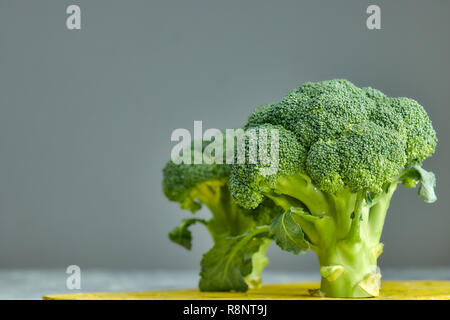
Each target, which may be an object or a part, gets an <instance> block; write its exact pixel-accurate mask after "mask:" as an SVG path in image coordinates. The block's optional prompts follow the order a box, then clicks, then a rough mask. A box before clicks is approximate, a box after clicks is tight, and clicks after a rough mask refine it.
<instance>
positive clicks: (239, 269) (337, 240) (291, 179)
mask: <svg viewBox="0 0 450 320" xmlns="http://www.w3.org/2000/svg"><path fill="white" fill-rule="evenodd" d="M244 129H246V130H247V131H252V132H256V134H253V135H246V136H245V148H244V149H245V151H246V156H247V157H249V156H250V152H251V148H250V147H251V146H254V145H262V144H264V143H265V142H266V141H272V139H271V138H272V137H276V141H277V143H276V144H273V143H272V142H270V143H269V144H268V146H269V147H270V153H275V154H277V155H278V162H277V166H276V169H277V170H275V171H274V172H271V173H270V174H268V173H267V172H268V171H267V168H268V167H269V165H268V164H267V163H249V162H246V163H243V164H242V163H241V164H232V165H227V167H226V169H224V168H220V169H219V168H218V167H217V165H211V166H206V167H201V166H200V167H199V169H195V170H194V171H195V172H196V174H195V175H186V174H185V173H186V172H189V170H190V169H182V168H183V167H182V166H178V167H177V169H182V173H180V174H178V177H177V178H176V179H180V181H177V182H176V183H173V185H177V187H175V186H174V187H170V186H169V187H167V186H165V190H166V195H167V196H168V197H169V199H171V200H175V201H178V202H180V203H181V204H182V207H183V208H186V209H191V210H197V209H198V208H199V201H200V203H203V204H205V205H206V206H208V207H214V205H210V204H208V203H209V202H210V200H208V199H213V198H214V197H213V196H211V195H209V194H208V193H207V192H204V190H203V189H201V186H203V185H205V184H206V185H208V186H211V185H215V186H216V185H217V184H220V187H221V188H223V191H222V192H225V193H227V199H230V201H232V203H233V206H235V207H236V208H239V209H237V210H244V211H245V210H247V211H246V212H247V213H246V214H243V216H246V217H248V216H251V217H253V218H252V219H253V220H251V221H252V222H253V225H252V223H249V224H247V225H245V227H243V228H242V229H241V230H238V229H239V228H235V229H231V227H229V226H227V227H226V229H227V230H233V235H232V236H233V237H227V238H223V237H222V238H221V239H224V240H223V241H220V245H219V246H216V247H217V248H218V247H220V249H217V252H220V254H216V253H215V252H216V251H213V253H212V254H207V255H205V256H204V261H203V262H202V273H201V275H204V276H205V277H206V275H207V278H208V279H210V280H209V283H210V284H211V283H214V282H216V283H221V285H220V286H219V287H220V289H230V290H236V288H241V289H242V288H244V287H243V286H242V281H243V279H244V278H243V277H244V276H245V275H248V274H250V273H251V266H252V265H251V263H250V260H252V259H250V258H248V257H249V256H250V255H249V253H248V252H246V250H245V249H246V248H252V247H254V248H253V249H250V250H251V252H252V253H253V254H256V252H257V251H258V250H259V249H258V248H261V243H262V240H261V239H265V240H264V241H266V242H265V244H267V243H268V242H267V241H269V240H275V242H276V244H277V245H278V246H279V247H280V248H281V249H282V250H285V251H288V252H290V253H293V254H298V253H303V252H306V251H308V250H310V249H311V250H313V251H314V252H315V253H316V254H317V256H318V260H319V263H320V266H321V268H320V274H321V276H322V280H321V287H320V291H319V292H320V294H322V295H325V296H328V297H373V296H377V295H378V294H379V287H380V278H381V274H380V272H379V269H378V267H377V259H378V257H379V256H380V254H381V253H382V249H383V244H382V243H380V238H381V234H382V229H383V225H384V221H385V216H386V213H387V210H388V208H389V204H390V201H391V198H392V196H393V193H394V192H395V190H396V188H397V186H398V184H402V185H403V186H405V187H408V188H411V187H415V186H416V185H417V184H419V183H420V185H419V188H418V194H419V196H420V197H421V198H422V199H423V200H424V201H425V202H428V203H432V202H434V201H436V195H435V193H434V187H435V184H436V182H435V176H434V174H433V173H432V172H428V171H426V170H425V169H423V168H422V162H423V161H424V160H425V159H426V158H428V157H430V156H431V155H432V154H433V153H434V150H435V147H436V144H437V138H436V133H435V131H434V129H433V126H432V123H431V121H430V119H429V117H428V115H427V113H426V112H425V110H424V108H423V107H422V106H421V105H420V104H419V103H418V102H417V101H415V100H413V99H409V98H391V97H387V96H386V95H385V94H383V93H382V92H380V91H379V90H376V89H373V88H358V87H356V86H355V85H354V84H352V83H351V82H349V81H347V80H343V79H336V80H330V81H322V82H316V83H306V84H304V85H302V86H301V87H299V88H297V89H295V90H292V91H290V92H289V93H288V94H287V95H286V96H285V97H284V98H283V99H281V101H280V102H277V103H273V104H266V105H263V106H261V107H260V108H257V109H256V110H255V111H254V112H253V113H252V114H251V115H250V117H249V119H248V121H247V123H246V124H245V126H244ZM259 133H267V134H268V135H269V137H268V138H267V137H266V138H267V139H265V140H264V141H263V140H262V138H261V137H262V136H264V135H261V134H259ZM169 170H172V169H170V168H169V169H167V168H166V172H165V175H167V176H172V174H170V173H169ZM197 170H199V171H197ZM203 170H205V171H204V172H203ZM212 171H214V173H212ZM197 174H199V176H201V177H202V178H200V179H199V178H198V177H197V176H196V175H197ZM210 177H214V178H212V179H211V178H210ZM180 185H183V186H189V187H188V188H185V187H180ZM192 186H194V187H192ZM177 188H178V189H177ZM199 188H200V189H201V190H200V189H199ZM200 194H202V195H207V194H208V195H207V196H206V197H204V198H202V196H201V195H200ZM171 195H172V198H171ZM193 199H194V200H193ZM262 208H263V209H262ZM211 211H213V210H212V209H211ZM225 211H226V212H230V213H232V212H233V211H232V210H231V211H230V210H229V209H226V210H225ZM257 212H265V214H263V215H262V216H264V217H266V218H265V219H260V220H259V222H258V223H255V221H256V220H255V219H254V217H257V216H258V213H257ZM268 212H269V213H268ZM249 213H250V214H249ZM226 215H227V213H225V216H226ZM213 216H214V214H213ZM263 220H264V221H263ZM239 232H242V234H241V235H238V233H239ZM230 253H232V254H231V255H230ZM220 256H222V258H220ZM224 257H225V258H224ZM245 257H247V259H246V258H245ZM254 257H255V259H254V260H255V261H256V260H257V257H258V255H254ZM264 257H265V256H264ZM224 259H225V262H224ZM218 266H226V268H221V267H218ZM224 269H226V271H224ZM256 269H257V268H256ZM256 269H255V270H256ZM259 269H261V268H259ZM259 269H258V270H259ZM214 274H221V278H220V279H217V277H216V278H215V279H214V276H213V275H214ZM201 283H202V281H201ZM224 283H226V284H228V285H223V284H224ZM230 284H231V285H230ZM200 288H201V289H202V286H201V287H200ZM209 289H212V290H214V289H215V287H214V285H209V286H208V287H207V290H209ZM238 290H239V289H238Z"/></svg>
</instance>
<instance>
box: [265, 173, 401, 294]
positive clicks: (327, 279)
mask: <svg viewBox="0 0 450 320" xmlns="http://www.w3.org/2000/svg"><path fill="white" fill-rule="evenodd" d="M280 180H281V179H280ZM396 187H397V182H395V183H392V184H391V185H389V186H387V187H386V188H385V191H383V192H382V193H380V194H379V195H377V196H376V198H375V199H373V201H370V200H367V199H366V197H365V194H366V192H365V191H359V192H356V193H354V192H351V191H350V190H348V189H344V190H342V191H339V192H338V193H335V194H331V193H326V192H322V191H320V190H318V189H317V188H316V187H315V186H314V184H313V183H312V182H311V181H310V180H308V179H304V178H303V177H302V176H301V175H297V176H296V177H294V178H283V179H282V181H281V182H280V184H279V186H277V188H276V190H275V192H272V193H267V194H266V195H267V196H268V197H270V198H271V199H272V200H274V201H275V203H277V204H278V205H280V206H282V207H283V208H284V209H285V210H291V211H292V210H293V212H294V213H295V217H296V219H297V220H296V221H297V223H298V224H299V226H300V227H301V228H302V231H303V232H304V234H305V236H306V238H307V239H308V241H309V242H310V244H311V249H312V250H314V251H315V252H316V254H317V256H318V259H319V263H320V266H321V274H322V281H321V289H320V291H321V292H322V293H323V294H324V295H325V296H327V297H339V298H363V297H373V296H377V295H378V294H379V287H380V281H379V280H380V278H381V274H380V273H379V272H378V268H377V259H378V256H379V255H380V254H381V252H382V248H383V245H382V244H381V243H380V242H379V241H380V237H381V233H382V230H383V224H384V220H385V217H386V213H387V210H388V208H389V204H390V201H391V198H392V195H393V193H394V191H395V189H396ZM292 207H294V208H292ZM295 207H300V208H298V209H295Z"/></svg>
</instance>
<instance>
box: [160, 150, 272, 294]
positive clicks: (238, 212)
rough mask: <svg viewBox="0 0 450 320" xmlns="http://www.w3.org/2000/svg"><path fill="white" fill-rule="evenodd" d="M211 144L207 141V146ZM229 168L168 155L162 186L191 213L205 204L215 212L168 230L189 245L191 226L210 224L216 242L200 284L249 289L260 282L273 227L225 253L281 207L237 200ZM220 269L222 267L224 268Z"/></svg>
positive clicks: (215, 288)
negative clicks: (243, 203)
mask: <svg viewBox="0 0 450 320" xmlns="http://www.w3.org/2000/svg"><path fill="white" fill-rule="evenodd" d="M206 146H207V144H204V145H203V148H205V147H206ZM192 156H193V155H192ZM230 170H231V167H230V166H229V165H227V164H215V163H213V164H184V163H181V164H175V163H174V162H173V161H169V162H168V163H167V164H166V166H165V168H164V170H163V183H162V184H163V191H164V194H165V195H166V196H167V198H168V199H169V200H171V201H176V202H178V203H180V206H181V208H182V209H185V210H189V211H191V212H192V213H195V212H197V211H198V210H200V209H201V208H202V206H205V207H207V208H208V209H209V211H210V212H211V218H210V219H208V220H204V219H196V218H191V219H185V220H183V221H182V222H181V224H180V225H179V226H177V227H175V228H174V229H173V230H172V231H171V232H170V233H169V238H170V240H172V241H173V242H175V243H177V244H179V245H181V246H183V247H184V248H186V249H188V250H190V249H191V246H192V234H191V231H190V230H189V228H190V227H191V226H192V225H193V224H195V223H201V224H203V225H204V226H206V228H207V229H208V231H209V233H210V235H211V237H212V239H213V241H214V247H213V248H212V249H211V250H210V251H209V252H208V253H206V254H205V255H204V257H203V259H202V262H201V266H202V271H201V279H200V285H199V286H200V289H201V290H202V291H230V290H235V291H245V290H247V288H248V286H250V287H251V288H253V287H258V286H259V285H260V283H261V272H262V271H263V269H264V267H265V266H266V265H267V263H268V259H267V257H266V255H265V252H266V250H267V248H268V246H269V244H270V242H271V238H270V235H269V234H268V233H266V234H265V237H260V238H259V239H258V241H256V240H255V241H251V242H250V243H251V246H248V247H246V248H243V249H240V250H239V251H238V253H239V254H236V253H235V252H234V253H233V254H232V258H229V256H230V255H228V256H227V255H226V254H225V251H226V250H228V249H229V248H231V247H233V246H234V245H235V243H236V242H237V240H236V238H234V237H238V236H240V235H242V234H243V233H245V232H248V231H249V230H252V229H253V228H255V227H257V226H258V225H267V224H268V223H270V221H271V218H272V216H273V215H274V214H276V213H277V211H276V208H274V204H273V202H271V201H270V200H269V201H265V202H264V203H263V204H261V205H260V206H258V207H257V208H255V209H245V208H242V207H240V206H239V205H237V203H236V202H235V201H234V200H233V198H232V197H231V194H230V190H229V174H230ZM244 249H245V250H244ZM230 250H231V249H230ZM249 252H250V253H251V254H250V253H249ZM252 254H253V255H254V256H252ZM244 255H245V256H244ZM229 259H231V260H229ZM240 264H241V265H240ZM233 265H234V267H233ZM244 265H245V266H244ZM218 270H222V271H221V273H220V272H219V271H218ZM216 273H217V274H216ZM219 279H221V280H220V281H219Z"/></svg>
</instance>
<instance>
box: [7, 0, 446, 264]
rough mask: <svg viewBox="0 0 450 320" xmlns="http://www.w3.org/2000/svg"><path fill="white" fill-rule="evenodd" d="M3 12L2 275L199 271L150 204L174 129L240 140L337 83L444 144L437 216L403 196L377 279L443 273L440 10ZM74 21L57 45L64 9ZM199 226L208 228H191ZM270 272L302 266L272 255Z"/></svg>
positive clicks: (236, 5)
mask: <svg viewBox="0 0 450 320" xmlns="http://www.w3.org/2000/svg"><path fill="white" fill-rule="evenodd" d="M370 2H374V3H377V4H379V5H380V6H381V10H382V30H379V31H369V30H367V28H366V26H365V19H366V17H367V15H366V14H365V9H366V8H367V6H368V4H369V2H368V1H361V0H354V1H331V0H330V1H317V0H309V1H299V0H292V1H242V0H239V1H231V0H226V1H216V0H203V1H199V0H189V1H182V0H180V1H167V0H165V1H163V0H161V1H143V0H142V1H137V0H134V1H124V0H123V1H75V0H73V1H61V0H53V1H50V0H41V1H31V0H29V1H19V0H15V1H6V0H2V1H1V3H0V155H1V160H0V219H1V220H0V267H24V268H27V267H64V266H67V265H69V264H78V265H80V266H82V267H105V268H174V269H175V268H198V263H199V260H200V257H201V254H202V252H204V251H206V250H207V249H208V248H209V246H210V240H209V238H208V235H207V234H206V232H205V231H204V230H203V229H202V228H201V227H195V233H196V235H195V241H194V249H193V253H188V252H186V251H185V250H184V249H182V248H180V247H178V246H176V245H174V244H172V243H170V242H169V240H168V239H167V232H168V230H170V229H171V228H172V227H173V226H174V225H176V224H177V223H178V222H179V220H180V219H181V218H182V217H187V216H189V214H188V213H187V212H182V211H181V210H180V209H179V207H178V205H177V204H174V203H169V202H168V201H167V200H166V199H165V198H164V196H163V195H162V192H161V187H160V183H161V169H162V167H163V166H164V164H165V162H166V161H167V160H168V158H169V155H170V150H171V148H172V146H173V143H171V142H170V134H171V132H172V130H173V129H175V128H179V127H184V128H188V129H192V126H193V120H203V123H204V127H207V128H211V127H216V128H233V127H237V126H240V125H242V123H243V122H244V121H245V119H246V117H247V116H248V114H249V113H250V112H251V110H252V109H253V108H254V107H256V106H258V105H260V104H263V103H268V102H273V101H276V100H278V99H280V98H281V97H282V96H283V95H284V94H285V93H286V92H287V91H289V90H290V89H292V88H294V87H296V86H298V85H300V84H302V83H303V82H305V81H317V80H326V79H331V78H336V77H343V78H347V79H349V80H351V81H353V82H354V83H355V84H357V85H359V86H367V85H370V86H373V87H376V88H378V89H380V90H382V91H384V92H385V93H387V94H389V95H392V96H408V97H413V98H416V99H417V100H419V101H420V102H421V103H422V104H423V105H424V106H425V107H426V109H427V111H428V113H429V115H430V117H431V118H432V120H433V123H434V126H435V128H436V130H437V132H438V137H439V138H440V142H439V146H438V148H437V152H436V154H435V156H434V157H433V158H432V159H429V160H427V161H426V162H425V166H426V167H427V168H428V169H431V170H433V171H434V172H435V173H436V174H437V176H438V179H439V180H438V189H437V190H438V196H439V200H438V202H437V203H435V204H433V205H426V204H424V203H423V202H422V201H421V200H420V199H419V198H418V197H417V196H416V194H415V193H416V191H415V190H406V189H404V188H400V190H399V191H398V192H397V193H396V195H395V198H394V200H393V202H392V206H391V209H390V212H389V215H388V218H387V224H386V227H385V231H384V236H383V242H384V243H385V244H386V246H385V253H384V254H383V256H382V259H381V264H382V267H394V266H437V265H450V250H449V244H450V232H449V227H450V214H449V208H450V197H449V192H448V190H449V189H450V174H449V170H448V164H449V162H450V161H449V160H450V159H449V146H450V139H449V126H448V122H449V101H450V86H449V80H448V76H449V74H450V62H449V57H450V40H449V35H448V33H449V31H450V19H448V14H449V13H450V2H449V1H444V0H442V1H437V0H434V1H411V0H408V1H406V0H405V1H370ZM73 3H76V4H79V5H80V6H81V9H82V30H81V31H68V30H67V29H66V27H65V19H66V14H65V9H66V7H67V6H68V5H69V4H73ZM200 215H207V212H201V213H200ZM270 256H271V257H272V262H271V264H270V268H272V269H279V268H286V269H298V270H300V269H308V268H313V267H315V266H316V264H317V263H316V260H315V257H314V255H313V254H306V255H304V256H301V257H298V256H290V255H289V254H287V253H283V252H280V251H279V250H278V249H277V248H276V247H273V248H271V249H270Z"/></svg>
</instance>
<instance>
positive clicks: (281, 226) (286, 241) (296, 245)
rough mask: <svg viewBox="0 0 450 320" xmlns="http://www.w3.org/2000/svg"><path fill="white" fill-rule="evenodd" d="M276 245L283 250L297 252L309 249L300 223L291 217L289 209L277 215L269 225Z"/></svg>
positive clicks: (291, 213)
mask: <svg viewBox="0 0 450 320" xmlns="http://www.w3.org/2000/svg"><path fill="white" fill-rule="evenodd" d="M270 232H271V233H272V234H273V236H274V239H275V242H276V243H277V245H278V246H279V247H280V248H281V249H282V250H285V251H288V252H290V253H293V254H299V253H302V252H305V251H308V250H309V247H310V246H309V242H308V241H306V239H305V234H304V233H303V231H302V228H301V227H300V225H299V224H298V223H297V222H296V221H295V219H294V218H293V212H292V211H291V210H289V211H286V212H284V213H281V214H279V215H277V216H276V217H275V218H274V219H273V221H272V225H271V226H270Z"/></svg>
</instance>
